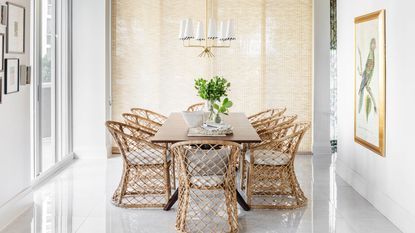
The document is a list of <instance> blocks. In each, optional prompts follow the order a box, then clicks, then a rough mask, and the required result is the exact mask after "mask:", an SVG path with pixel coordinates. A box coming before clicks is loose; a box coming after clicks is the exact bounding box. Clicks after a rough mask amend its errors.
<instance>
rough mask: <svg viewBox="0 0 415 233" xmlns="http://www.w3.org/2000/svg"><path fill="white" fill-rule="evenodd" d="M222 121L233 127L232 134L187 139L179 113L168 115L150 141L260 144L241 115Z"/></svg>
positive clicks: (246, 120) (183, 122) (225, 118)
mask: <svg viewBox="0 0 415 233" xmlns="http://www.w3.org/2000/svg"><path fill="white" fill-rule="evenodd" d="M222 119H223V121H224V122H225V123H227V124H229V125H231V126H232V127H233V134H231V135H227V136H219V137H189V136H187V131H188V126H187V125H186V123H185V121H184V119H183V116H182V114H181V113H179V112H175V113H172V114H170V116H169V118H168V119H167V120H166V122H165V123H164V124H163V126H161V128H160V129H159V131H158V132H157V133H156V135H155V136H154V137H152V138H151V139H150V140H151V141H152V142H154V143H175V142H181V141H188V140H224V141H232V142H237V143H257V142H261V139H260V138H259V136H258V134H257V133H256V131H255V129H254V128H253V127H252V125H251V123H249V121H248V118H247V117H246V116H245V114H243V113H230V114H229V115H228V116H226V115H224V116H223V117H222Z"/></svg>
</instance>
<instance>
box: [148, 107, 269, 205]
mask: <svg viewBox="0 0 415 233" xmlns="http://www.w3.org/2000/svg"><path fill="white" fill-rule="evenodd" d="M222 120H223V122H224V123H226V124H228V125H230V126H232V134H229V135H226V136H212V135H209V136H188V130H189V127H188V126H187V124H186V122H185V120H184V119H183V116H182V113H180V112H174V113H171V114H170V116H169V117H168V118H167V120H166V121H165V122H164V124H163V125H162V126H161V127H160V129H159V130H158V131H157V133H156V134H155V135H154V136H153V137H152V138H150V140H151V142H153V143H163V144H167V145H171V144H173V143H177V142H182V141H191V140H223V141H231V142H235V143H239V144H248V145H249V144H250V143H259V142H261V138H260V137H259V135H258V133H257V132H256V130H255V129H254V128H253V127H252V125H251V123H250V122H249V120H248V117H247V116H246V115H245V114H244V113H237V112H235V113H229V114H228V115H223V116H222ZM235 189H236V195H237V201H238V203H239V205H240V206H241V207H242V209H244V210H245V211H249V210H250V207H249V205H248V204H247V203H246V202H245V200H244V198H243V197H242V196H241V194H240V193H239V191H238V189H237V188H236V187H235ZM177 199H178V189H176V191H175V192H174V193H173V195H172V196H171V197H170V199H169V200H168V202H167V204H166V205H165V207H164V210H166V211H167V210H170V209H171V207H172V206H173V205H174V203H176V201H177Z"/></svg>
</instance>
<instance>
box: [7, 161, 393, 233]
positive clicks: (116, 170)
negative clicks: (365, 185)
mask: <svg viewBox="0 0 415 233" xmlns="http://www.w3.org/2000/svg"><path fill="white" fill-rule="evenodd" d="M335 159H336V157H335V155H334V156H324V155H314V156H309V155H300V156H297V159H296V173H297V175H298V178H299V182H300V185H301V187H302V189H303V191H304V193H305V194H306V196H307V198H308V204H307V206H306V207H305V208H300V209H294V210H251V211H244V210H241V209H240V210H239V216H238V218H239V225H240V228H239V229H240V230H239V232H258V233H261V232H264V233H265V232H272V233H274V232H275V233H277V232H283V233H294V232H296V233H305V232H308V233H309V232H313V233H325V232H330V233H332V232H333V233H334V232H347V233H353V232H365V233H367V232H376V233H379V232H387V233H394V232H400V231H399V230H398V229H397V228H396V227H395V226H394V225H393V224H392V223H390V222H389V221H388V220H387V219H386V218H385V217H384V216H383V215H382V214H380V213H379V212H378V211H377V210H376V209H375V208H374V207H373V206H372V205H371V204H370V203H369V202H367V201H366V200H365V199H364V198H363V197H361V196H360V195H359V194H358V193H357V192H356V191H354V189H353V188H352V187H350V186H349V185H348V184H347V183H345V182H344V181H343V180H342V179H341V178H340V177H338V176H337V175H336V173H335V169H336V167H335ZM121 168H122V161H121V159H120V158H114V159H109V160H105V159H102V160H97V159H82V160H77V161H75V162H74V164H72V165H71V166H70V167H69V168H67V169H65V170H64V171H62V172H61V173H60V174H58V175H57V176H56V177H55V178H53V179H52V180H50V181H48V182H47V183H45V184H43V185H41V186H40V187H39V188H38V189H37V190H35V192H34V204H33V207H32V208H31V209H30V210H28V211H27V212H26V213H25V214H24V215H23V216H20V217H19V218H18V219H16V220H15V221H14V222H13V223H12V224H11V225H10V226H9V227H7V228H6V229H5V230H4V231H2V233H5V232H11V233H29V232H31V233H54V232H62V233H74V232H81V233H82V232H96V233H98V232H107V233H137V232H166V233H167V232H175V228H174V226H175V218H176V206H174V207H173V208H172V209H171V210H170V211H163V210H161V209H123V208H118V207H115V206H113V205H112V204H111V196H112V193H113V191H114V190H115V188H116V186H117V184H118V181H119V178H120V175H121Z"/></svg>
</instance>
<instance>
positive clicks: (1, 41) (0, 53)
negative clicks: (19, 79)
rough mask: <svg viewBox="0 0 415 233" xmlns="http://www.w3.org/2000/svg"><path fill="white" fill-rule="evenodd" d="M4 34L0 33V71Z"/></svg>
mask: <svg viewBox="0 0 415 233" xmlns="http://www.w3.org/2000/svg"><path fill="white" fill-rule="evenodd" d="M3 66H4V34H3V33H0V71H3V69H4V67H3Z"/></svg>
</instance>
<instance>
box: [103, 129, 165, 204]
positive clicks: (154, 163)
mask: <svg viewBox="0 0 415 233" xmlns="http://www.w3.org/2000/svg"><path fill="white" fill-rule="evenodd" d="M106 127H107V129H108V130H109V131H110V133H111V135H112V136H113V138H114V140H115V142H116V143H117V145H118V147H119V148H120V151H121V155H122V158H123V161H124V167H123V175H122V178H121V181H120V184H119V186H118V188H117V189H116V191H115V192H114V195H113V197H112V201H113V203H114V204H115V205H116V206H119V207H124V208H145V207H164V205H165V204H166V203H167V201H168V199H169V198H170V193H171V186H170V164H171V159H170V158H169V156H168V150H167V147H166V146H164V145H159V144H153V143H151V142H149V141H148V137H149V136H151V134H149V133H148V132H147V131H144V130H142V129H140V128H138V127H134V126H132V125H128V124H124V123H121V122H116V121H107V122H106Z"/></svg>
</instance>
